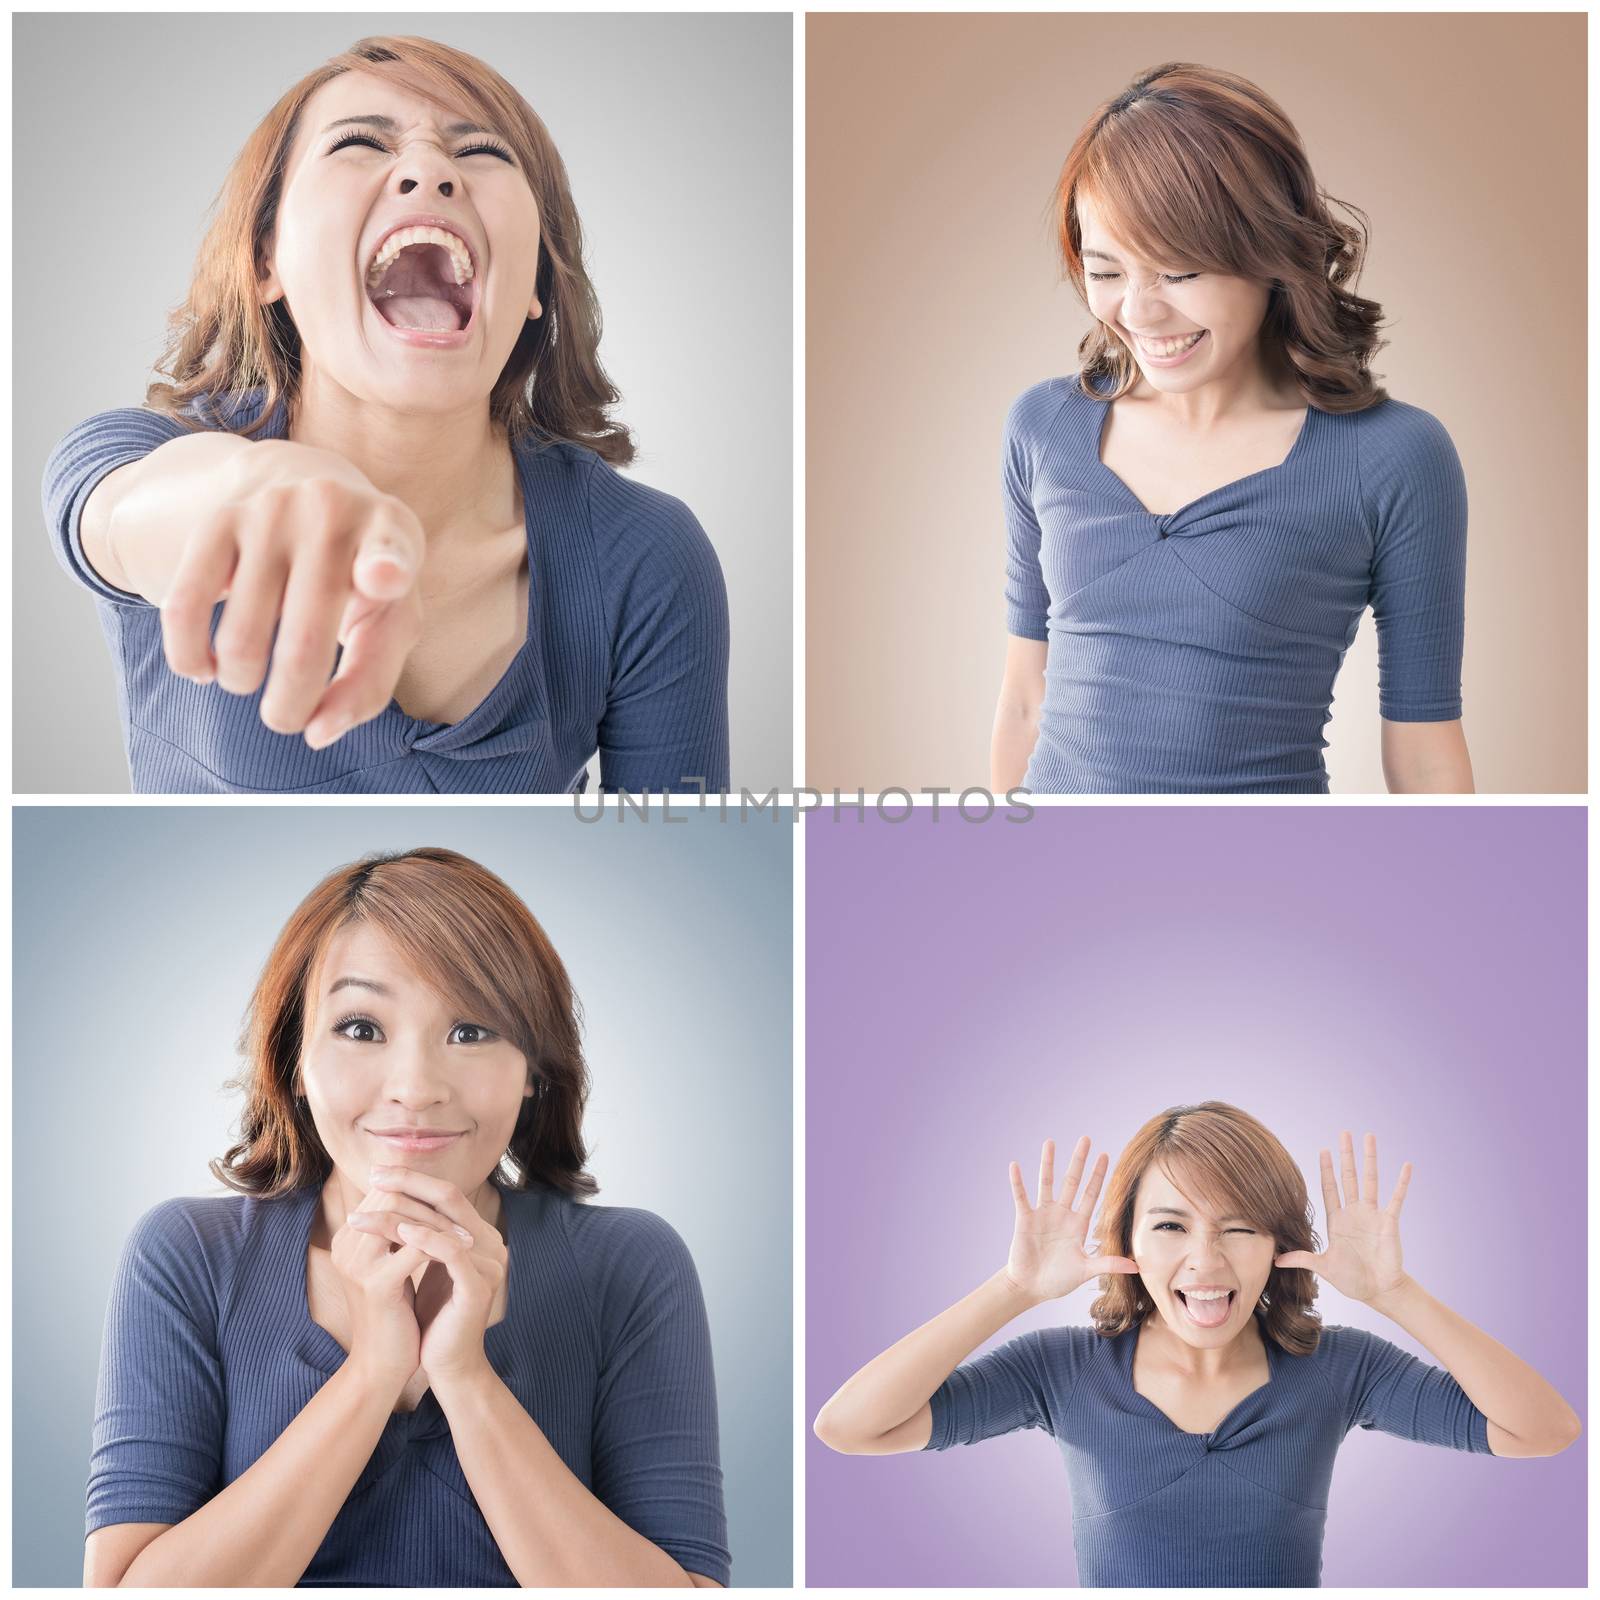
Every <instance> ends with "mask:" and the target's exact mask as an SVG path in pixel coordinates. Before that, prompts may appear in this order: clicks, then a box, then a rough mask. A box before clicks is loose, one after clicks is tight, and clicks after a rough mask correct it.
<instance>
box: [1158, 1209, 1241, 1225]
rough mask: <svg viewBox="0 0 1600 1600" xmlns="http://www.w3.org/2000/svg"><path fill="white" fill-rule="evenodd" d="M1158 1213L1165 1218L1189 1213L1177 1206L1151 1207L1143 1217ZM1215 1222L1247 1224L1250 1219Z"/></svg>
mask: <svg viewBox="0 0 1600 1600" xmlns="http://www.w3.org/2000/svg"><path fill="white" fill-rule="evenodd" d="M1158 1211H1159V1212H1163V1213H1165V1214H1166V1215H1167V1216H1173V1217H1187V1216H1189V1215H1190V1213H1189V1212H1187V1211H1184V1210H1182V1209H1181V1208H1180V1207H1178V1206H1151V1207H1150V1209H1149V1210H1148V1211H1146V1212H1145V1215H1146V1216H1147V1217H1153V1216H1155V1214H1156V1213H1157V1212H1158ZM1217 1221H1218V1222H1249V1221H1250V1218H1249V1217H1218V1218H1217Z"/></svg>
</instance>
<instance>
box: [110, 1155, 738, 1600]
mask: <svg viewBox="0 0 1600 1600" xmlns="http://www.w3.org/2000/svg"><path fill="white" fill-rule="evenodd" d="M496 1187H497V1188H499V1191H500V1199H501V1204H502V1208H503V1209H502V1213H501V1222H502V1224H503V1226H504V1228H505V1235H506V1248H507V1253H508V1257H509V1268H508V1277H507V1286H506V1292H507V1306H506V1314H505V1316H504V1318H503V1319H502V1320H501V1321H499V1322H497V1323H494V1324H493V1325H492V1326H491V1327H489V1328H488V1329H487V1330H486V1332H485V1336H484V1348H485V1350H486V1352H487V1354H488V1357H489V1363H490V1365H491V1366H492V1367H493V1368H494V1370H495V1371H496V1372H497V1373H498V1374H499V1375H500V1377H501V1378H502V1379H503V1380H504V1382H505V1384H506V1386H507V1387H508V1388H509V1389H510V1390H511V1392H512V1393H513V1394H514V1395H515V1396H516V1397H517V1399H518V1401H520V1402H521V1404H522V1406H523V1408H524V1410H526V1411H527V1412H528V1414H529V1415H530V1416H531V1417H532V1418H533V1420H534V1421H535V1422H537V1423H538V1424H539V1427H540V1428H541V1429H542V1430H543V1432H544V1435H545V1437H546V1438H547V1439H548V1440H549V1441H550V1444H551V1446H552V1447H553V1448H554V1449H555V1450H556V1452H557V1453H558V1454H559V1455H560V1457H561V1459H562V1460H563V1461H564V1462H565V1463H566V1464H567V1466H568V1467H569V1468H570V1469H571V1470H572V1472H573V1473H574V1474H575V1475H576V1476H577V1477H578V1478H579V1479H580V1480H581V1481H582V1482H583V1483H584V1484H585V1485H586V1486H587V1487H588V1488H589V1489H590V1490H591V1491H592V1492H593V1493H594V1494H595V1495H596V1496H597V1497H598V1498H599V1499H600V1500H601V1501H603V1502H604V1503H605V1505H606V1506H608V1507H609V1508H610V1510H611V1511H613V1512H614V1513H615V1514H616V1515H617V1516H618V1517H620V1518H621V1519H622V1520H623V1521H624V1522H626V1523H627V1524H628V1526H629V1527H631V1528H633V1529H635V1530H636V1531H637V1532H639V1533H641V1534H643V1535H644V1537H645V1538H647V1539H650V1540H652V1541H653V1542H654V1543H655V1544H657V1545H659V1546H660V1547H661V1548H662V1549H663V1550H665V1551H666V1552H667V1554H668V1555H670V1556H671V1557H672V1558H673V1559H674V1560H675V1561H677V1562H678V1563H679V1564H680V1565H681V1566H683V1567H684V1568H685V1569H686V1570H687V1571H690V1572H698V1573H701V1574H703V1575H704V1576H706V1577H709V1578H715V1579H716V1580H717V1581H718V1582H719V1583H723V1584H726V1583H727V1581H728V1576H729V1558H728V1540H727V1526H726V1523H725V1520H724V1515H723V1505H722V1469H721V1466H720V1464H719V1456H718V1447H717V1401H716V1390H715V1387H714V1384H713V1380H712V1370H711V1339H710V1333H709V1330H708V1327H707V1323H706V1313H705V1304H704V1301H703V1299H702V1298H701V1293H700V1282H699V1278H698V1277H697V1275H696V1273H695V1269H694V1263H693V1261H692V1260H691V1259H690V1257H689V1252H688V1250H687V1249H686V1247H685V1246H684V1243H683V1241H682V1240H681V1239H680V1238H679V1237H678V1235H677V1234H676V1233H675V1232H674V1231H673V1229H672V1228H671V1227H669V1226H668V1224H667V1223H665V1222H663V1221H662V1220H661V1219H660V1218H659V1217H656V1216H654V1215H652V1214H651V1213H650V1212H648V1211H639V1210H635V1209H632V1208H627V1207H621V1206H599V1205H588V1204H579V1203H578V1202H575V1201H573V1200H571V1199H569V1198H567V1197H566V1196H565V1195H562V1194H560V1193H559V1192H557V1191H556V1190H554V1189H551V1188H549V1187H548V1186H546V1185H542V1184H540V1185H537V1186H536V1187H534V1188H531V1189H528V1190H525V1191H524V1190H512V1189H507V1188H505V1187H503V1186H501V1185H499V1184H497V1185H496ZM320 1193H321V1191H320V1189H318V1188H316V1187H310V1188H306V1189H301V1190H296V1191H295V1192H294V1193H292V1194H288V1195H281V1196H279V1197H277V1198H276V1199H271V1200H260V1199H256V1198H255V1197H253V1196H243V1195H223V1196H219V1197H215V1198H198V1199H196V1198H180V1199H175V1200H167V1201H163V1202H162V1203H161V1204H160V1205H157V1206H155V1207H153V1208H152V1209H151V1210H150V1211H148V1212H146V1213H145V1215H144V1216H143V1217H142V1218H140V1220H139V1221H138V1223H137V1224H135V1226H134V1229H133V1232H132V1233H131V1235H130V1236H129V1238H128V1241H127V1244H126V1245H125V1246H124V1248H123V1252H122V1256H121V1260H120V1261H119V1263H118V1266H117V1270H116V1277H115V1279H114V1281H113V1284H112V1288H111V1299H110V1304H109V1308H108V1310H107V1313H106V1325H105V1342H104V1346H103V1349H102V1352H101V1361H100V1381H99V1388H98V1392H97V1394H96V1399H95V1421H94V1437H93V1449H92V1454H91V1457H90V1463H89V1490H88V1518H87V1524H86V1533H92V1532H93V1531H94V1530H95V1529H96V1528H103V1527H105V1526H107V1525H108V1524H110V1523H115V1522H170V1523H178V1522H181V1521H183V1519H184V1518H185V1517H187V1516H190V1515H191V1514H192V1513H193V1512H195V1511H197V1510H199V1508H200V1507H201V1506H202V1505H204V1504H205V1502H206V1501H207V1500H209V1499H211V1497H212V1496H213V1495H215V1494H217V1493H219V1492H220V1491H221V1490H222V1489H224V1488H226V1487H227V1486H228V1485H229V1484H230V1483H232V1482H233V1481H234V1479H236V1478H238V1477H240V1476H241V1475H242V1474H243V1473H244V1472H245V1471H246V1470H247V1469H248V1468H249V1467H250V1466H251V1464H252V1463H253V1462H255V1461H256V1459H257V1458H258V1457H260V1456H261V1455H262V1454H263V1453H264V1452H265V1451H266V1450H267V1449H268V1448H269V1447H270V1446H271V1445H272V1444H273V1442H274V1441H275V1440H276V1439H277V1438H278V1436H279V1435H280V1434H281V1433H282V1432H283V1430H284V1429H285V1428H286V1427H287V1426H288V1425H289V1424H290V1423H291V1422H292V1421H293V1420H294V1419H295V1417H297V1416H298V1415H299V1414H300V1412H301V1411H303V1410H304V1409H305V1407H306V1405H307V1404H308V1402H309V1401H310V1400H311V1398H312V1396H313V1395H315V1394H316V1392H317V1390H318V1389H320V1388H321V1387H322V1385H323V1384H324V1383H325V1382H326V1381H327V1379H328V1378H329V1377H330V1376H331V1375H332V1374H333V1373H334V1372H336V1371H337V1370H338V1369H339V1367H340V1366H341V1365H342V1364H343V1362H344V1360H345V1352H344V1349H343V1347H342V1346H341V1345H340V1344H339V1341H338V1340H337V1339H335V1338H334V1336H333V1335H332V1334H331V1333H329V1332H328V1330H327V1329H326V1328H323V1327H322V1326H320V1325H319V1324H318V1323H315V1322H313V1321H312V1320H311V1311H310V1307H309V1304H308V1301H307V1298H306V1248H307V1246H308V1244H309V1243H310V1238H311V1225H312V1222H313V1219H314V1217H315V1214H316V1210H317V1206H318V1203H319V1199H320ZM341 1584H349V1585H363V1586H365V1585H385V1586H387V1585H394V1586H396V1587H400V1586H404V1587H408V1588H417V1587H421V1588H432V1587H439V1588H445V1587H461V1586H467V1585H471V1586H474V1587H479V1586H494V1587H502V1588H504V1587H515V1586H516V1585H515V1580H514V1579H513V1577H512V1575H511V1570H510V1568H508V1567H507V1566H506V1563H505V1561H504V1560H503V1559H502V1557H501V1555H500V1551H499V1548H498V1546H497V1545H496V1544H495V1542H494V1538H493V1536H492V1535H491V1534H490V1531H489V1526H488V1524H487V1523H486V1522H485V1521H484V1519H483V1515H482V1513H481V1512H480V1511H479V1510H478V1507H477V1503H476V1501H475V1500H474V1499H473V1497H472V1491H471V1489H470V1488H469V1486H468V1484H467V1480H466V1477H465V1475H464V1474H463V1473H462V1471H461V1465H460V1463H459V1461H458V1460H457V1458H456V1452H455V1447H454V1444H453V1442H452V1440H451V1437H450V1430H449V1425H448V1423H447V1422H446V1420H445V1415H444V1412H443V1410H442V1409H441V1408H440V1406H439V1403H438V1401H437V1400H436V1399H435V1398H434V1395H433V1391H432V1390H431V1389H430V1390H429V1391H428V1392H427V1393H426V1394H425V1395H424V1396H423V1398H422V1403H421V1404H420V1405H419V1406H418V1407H417V1409H416V1410H415V1411H412V1412H396V1413H395V1414H394V1415H393V1416H391V1417H390V1418H389V1421H388V1423H387V1424H386V1425H385V1427H384V1431H383V1436H382V1438H381V1439H380V1440H379V1441H378V1446H377V1449H376V1450H375V1451H374V1452H373V1454H372V1459H371V1460H370V1461H368V1463H367V1465H366V1467H365V1468H364V1469H363V1471H362V1473H361V1476H360V1477H359V1478H358V1479H357V1480H356V1483H355V1485H354V1487H353V1488H352V1489H351V1491H350V1494H349V1496H348V1498H347V1499H346V1500H345V1503H344V1505H343V1507H342V1508H341V1509H340V1511H339V1514H338V1516H337V1517H336V1518H335V1519H334V1522H333V1525H332V1527H331V1528H330V1529H329V1530H328V1535H327V1537H326V1539H324V1540H323V1543H322V1547H321V1548H320V1549H319V1550H318V1551H317V1554H316V1556H315V1557H314V1558H313V1560H312V1562H311V1565H310V1566H309V1567H308V1568H307V1569H306V1572H305V1574H304V1576H303V1577H302V1578H301V1580H300V1585H301V1586H302V1587H322V1586H328V1585H341Z"/></svg>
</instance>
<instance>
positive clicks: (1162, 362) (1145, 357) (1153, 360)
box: [1133, 328, 1206, 367]
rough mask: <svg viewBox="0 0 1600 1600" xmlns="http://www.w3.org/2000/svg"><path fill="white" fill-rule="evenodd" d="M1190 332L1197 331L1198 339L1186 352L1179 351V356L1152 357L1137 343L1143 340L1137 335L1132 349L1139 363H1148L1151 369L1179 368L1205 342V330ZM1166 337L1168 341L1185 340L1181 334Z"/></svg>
mask: <svg viewBox="0 0 1600 1600" xmlns="http://www.w3.org/2000/svg"><path fill="white" fill-rule="evenodd" d="M1190 331H1191V332H1195V331H1198V333H1199V334H1200V337H1199V338H1198V339H1196V340H1195V342H1194V343H1193V344H1192V345H1190V346H1189V348H1188V349H1187V350H1184V351H1181V352H1180V353H1179V354H1177V355H1175V356H1153V355H1151V354H1150V352H1149V351H1148V350H1146V349H1145V347H1144V346H1143V345H1142V344H1141V343H1140V342H1139V340H1140V339H1142V338H1144V335H1143V334H1138V335H1136V336H1135V337H1134V344H1133V348H1134V351H1135V353H1136V354H1137V355H1138V357H1139V359H1140V360H1141V361H1147V362H1149V364H1150V365H1151V366H1152V367H1181V366H1182V365H1183V363H1184V362H1185V361H1187V360H1188V359H1189V357H1190V356H1192V355H1193V354H1194V353H1195V351H1196V350H1198V349H1199V348H1200V347H1201V345H1203V344H1204V343H1205V342H1206V329H1204V328H1200V329H1198V330H1195V329H1191V330H1190ZM1166 337H1167V338H1169V339H1183V338H1186V337H1187V335H1186V334H1182V333H1171V334H1168V335H1167V336H1166Z"/></svg>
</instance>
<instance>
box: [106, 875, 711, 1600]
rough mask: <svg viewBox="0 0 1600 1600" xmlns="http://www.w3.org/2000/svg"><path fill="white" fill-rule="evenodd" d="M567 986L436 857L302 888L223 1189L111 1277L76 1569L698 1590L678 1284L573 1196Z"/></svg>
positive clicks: (476, 887)
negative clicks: (84, 1529) (231, 1193)
mask: <svg viewBox="0 0 1600 1600" xmlns="http://www.w3.org/2000/svg"><path fill="white" fill-rule="evenodd" d="M575 1006H576V1002H575V1000H574V997H573V994H572V991H571V988H570V985H569V983H568V980H567V974H566V971H565V969H564V968H563V966H562V964H561V961H560V959H559V958H558V957H557V955H556V953H555V951H554V950H553V949H552V948H551V946H550V943H549V941H548V939H547V938H546V937H545V934H544V931H543V929H542V928H540V926H539V924H538V923H537V922H536V921H535V920H534V919H533V917H532V916H531V915H530V914H529V912H528V909H527V907H526V906H525V905H523V903H522V902H521V901H520V900H519V899H518V898H517V897H516V895H514V894H513V893H512V892H511V890H510V889H508V888H507V887H506V885H505V884H504V883H502V882H501V881H500V880H499V879H498V878H496V877H495V876H494V875H493V874H492V873H489V872H487V871H486V870H485V869H484V868H483V867H481V866H479V865H477V864H476V863H475V862H472V861H469V860H467V859H466V858H465V857H463V856H459V855H456V854H454V853H453V852H452V851H449V850H436V849H427V850H412V851H408V852H406V853H405V854H403V855H393V856H377V857H373V858H370V859H368V860H366V861H364V862H361V863H358V864H356V865H353V866H349V867H343V868H341V869H339V870H338V871H336V872H334V873H332V874H330V875H329V876H328V877H327V878H326V879H324V880H323V882H322V883H320V884H319V885H318V886H317V887H316V888H315V889H314V890H313V891H312V892H311V894H310V895H309V896H308V897H307V898H306V900H305V901H304V902H303V903H302V904H301V906H300V907H299V909H298V910H297V911H296V912H295V913H294V915H293V916H292V917H291V918H290V919H289V922H288V924H287V925H286V927H285V928H284V930H283V933H282V934H281V935H280V937H279V939H278V942H277V945H276V947H275V948H274V950H273V952H272V955H271V957H270V958H269V960H268V962H267V965H266V969H265V971H264V972H263V974H262V977H261V980H260V982H259V984H258V986H257V988H256V992H255V997H254V1000H253V1002H252V1005H251V1010H250V1022H249V1027H248V1030H247V1034H246V1048H247V1051H248V1056H249V1065H248V1069H247V1074H246V1078H245V1086H246V1088H247V1091H248V1102H247V1106H246V1111H245V1116H244V1123H243V1128H242V1134H243V1137H242V1139H241V1140H240V1142H239V1143H238V1144H236V1145H235V1146H234V1147H233V1148H232V1149H231V1150H229V1151H228V1153H227V1155H226V1157H224V1158H223V1159H222V1160H220V1161H216V1162H213V1163H212V1170H213V1172H214V1173H215V1174H216V1176H217V1177H218V1178H220V1179H221V1180H222V1181H223V1182H224V1183H226V1184H227V1185H228V1186H229V1187H231V1188H233V1189H236V1190H238V1191H240V1194H241V1195H242V1198H239V1197H227V1196H224V1197H220V1198H212V1199H187V1198H185V1199H175V1200H168V1201H166V1202H164V1203H163V1204H161V1205H158V1206H156V1207H155V1208H154V1209H153V1210H151V1211H150V1212H148V1213H147V1214H146V1215H145V1216H144V1217H143V1218H142V1219H141V1220H140V1221H139V1223H138V1224H137V1225H136V1226H135V1228H134V1231H133V1234H132V1237H131V1238H130V1240H129V1241H128V1244H127V1246H126V1248H125V1250H124V1252H123V1256H122V1260H121V1263H120V1265H119V1267H118V1270H117V1276H116V1281H115V1283H114V1285H113V1288H112V1293H111V1302H110V1310H109V1313H108V1316H107V1322H106V1343H105V1348H104V1352H103V1355H102V1360H101V1373H100V1388H99V1400H98V1405H97V1415H96V1418H95V1429H94V1451H93V1457H92V1461H91V1465H90V1472H89V1490H88V1543H87V1546H86V1548H85V1554H84V1582H85V1584H94V1585H100V1584H107V1585H110V1584H117V1583H121V1582H131V1583H137V1584H141V1585H144V1584H183V1585H186V1586H202V1585H203V1586H207V1587H212V1586H215V1587H239V1586H251V1587H257V1586H261V1587H285V1586H294V1585H299V1584H308V1585H325V1584H339V1585H344V1584H352V1585H406V1586H408V1587H418V1586H421V1587H432V1586H460V1585H502V1586H506V1585H515V1586H520V1587H524V1588H526V1587H532V1586H539V1585H546V1584H561V1585H565V1584H605V1585H657V1584H674V1585H680V1586H690V1585H692V1586H696V1587H716V1586H721V1585H724V1584H726V1583H727V1581H728V1574H729V1563H728V1551H727V1534H726V1527H725V1522H724V1515H723V1505H722V1475H721V1469H720V1466H719V1464H718V1454H717V1407H716V1394H715V1390H714V1388H713V1383H712V1369H711V1349H710V1341H709V1335H708V1331H707V1326H706V1315H705V1309H704V1305H703V1302H702V1300H701V1295H700V1286H699V1281H698V1279H697V1277H696V1274H695V1269H694V1264H693V1262H692V1261H691V1260H690V1258H689V1255H688V1252H687V1251H686V1250H685V1248H684V1245H683V1242H682V1241H681V1240H680V1239H679V1238H678V1236H677V1234H676V1233H674V1232H673V1230H672V1229H671V1228H670V1227H669V1226H668V1225H667V1224H666V1223H665V1222H663V1221H661V1220H660V1218H658V1217H655V1216H653V1215H651V1214H650V1213H649V1212H646V1211H639V1210H631V1209H627V1208H623V1207H614V1206H594V1205H585V1204H582V1203H581V1202H582V1201H583V1200H584V1198H585V1197H587V1196H589V1195H592V1194H593V1193H594V1192H595V1188H596V1185H595V1181H594V1179H593V1178H592V1177H591V1176H590V1175H589V1174H588V1173H587V1172H585V1171H584V1144H583V1137H582V1116H583V1105H584V1100H585V1097H586V1094H587V1089H588V1081H587V1069H586V1067H585V1065H584V1061H583V1055H582V1052H581V1050H580V1047H579V1041H578V1027H577V1021H576V1016H575Z"/></svg>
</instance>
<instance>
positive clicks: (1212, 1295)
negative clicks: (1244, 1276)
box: [1183, 1289, 1233, 1300]
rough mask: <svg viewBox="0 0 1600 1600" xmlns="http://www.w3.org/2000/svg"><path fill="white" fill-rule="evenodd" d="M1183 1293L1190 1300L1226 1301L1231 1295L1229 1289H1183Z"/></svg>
mask: <svg viewBox="0 0 1600 1600" xmlns="http://www.w3.org/2000/svg"><path fill="white" fill-rule="evenodd" d="M1183 1292H1184V1293H1185V1294H1186V1295H1187V1296H1188V1297H1189V1298H1190V1299H1191V1300H1226V1299H1227V1298H1228V1296H1229V1295H1230V1294H1232V1293H1233V1291H1232V1290H1231V1289H1185V1290H1184V1291H1183Z"/></svg>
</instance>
